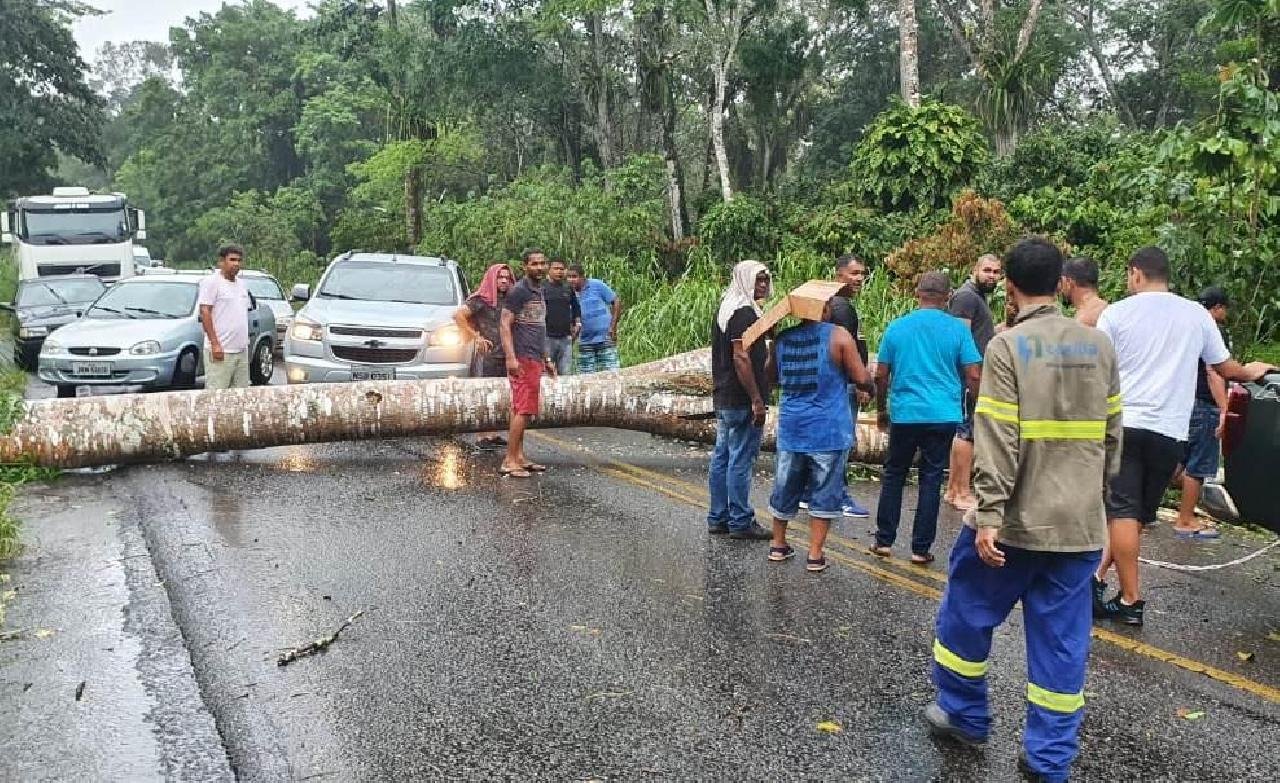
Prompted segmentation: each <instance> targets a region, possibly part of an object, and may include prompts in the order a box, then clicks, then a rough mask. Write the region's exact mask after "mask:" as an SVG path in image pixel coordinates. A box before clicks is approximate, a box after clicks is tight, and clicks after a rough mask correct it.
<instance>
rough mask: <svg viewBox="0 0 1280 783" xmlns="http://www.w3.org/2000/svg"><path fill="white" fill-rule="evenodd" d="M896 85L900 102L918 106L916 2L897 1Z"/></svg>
mask: <svg viewBox="0 0 1280 783" xmlns="http://www.w3.org/2000/svg"><path fill="white" fill-rule="evenodd" d="M898 85H899V89H900V90H901V92H902V100H903V102H904V103H906V104H907V105H908V106H910V107H912V108H919V106H920V27H919V25H918V24H917V22H916V0H898Z"/></svg>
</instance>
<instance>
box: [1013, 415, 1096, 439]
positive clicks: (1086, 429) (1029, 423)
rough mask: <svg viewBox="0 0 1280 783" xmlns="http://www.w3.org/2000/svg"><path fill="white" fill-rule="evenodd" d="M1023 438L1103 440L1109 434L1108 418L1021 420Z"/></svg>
mask: <svg viewBox="0 0 1280 783" xmlns="http://www.w3.org/2000/svg"><path fill="white" fill-rule="evenodd" d="M1019 424H1020V425H1021V428H1022V439H1023V440H1102V439H1103V438H1104V437H1105V436H1106V434H1107V422H1106V419H1099V420H1097V421H1089V420H1084V421H1057V420H1053V419H1044V420H1039V421H1036V420H1023V421H1021V422H1019Z"/></svg>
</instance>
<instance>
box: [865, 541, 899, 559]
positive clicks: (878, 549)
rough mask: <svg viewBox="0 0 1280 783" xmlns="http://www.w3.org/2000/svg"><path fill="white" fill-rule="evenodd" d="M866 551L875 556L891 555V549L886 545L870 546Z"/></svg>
mask: <svg viewBox="0 0 1280 783" xmlns="http://www.w3.org/2000/svg"><path fill="white" fill-rule="evenodd" d="M867 551H868V552H870V553H871V554H873V555H875V556H876V557H892V556H893V550H892V549H890V548H889V547H887V546H880V545H879V544H877V545H875V546H873V547H871V548H870V549H868V550H867Z"/></svg>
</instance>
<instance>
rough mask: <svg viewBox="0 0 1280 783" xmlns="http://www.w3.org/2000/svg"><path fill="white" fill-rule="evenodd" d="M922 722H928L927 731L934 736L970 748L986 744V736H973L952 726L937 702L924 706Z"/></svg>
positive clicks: (949, 718)
mask: <svg viewBox="0 0 1280 783" xmlns="http://www.w3.org/2000/svg"><path fill="white" fill-rule="evenodd" d="M924 722H925V723H927V724H929V733H930V734H933V735H934V736H935V737H943V738H946V739H952V740H955V741H956V742H959V743H960V744H962V745H968V746H969V747H971V748H981V747H982V746H984V745H986V744H987V738H986V737H975V736H973V735H971V734H968V733H966V732H963V731H961V730H960V729H958V728H956V727H955V726H953V725H952V724H951V716H949V715H947V713H946V712H945V711H943V709H942V708H941V707H939V706H938V704H937V702H934V703H933V704H930V705H929V706H928V707H925V708H924Z"/></svg>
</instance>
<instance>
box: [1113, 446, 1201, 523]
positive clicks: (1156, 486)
mask: <svg viewBox="0 0 1280 783" xmlns="http://www.w3.org/2000/svg"><path fill="white" fill-rule="evenodd" d="M1185 449H1186V444H1184V443H1180V442H1178V441H1176V440H1174V439H1173V438H1170V437H1169V436H1167V435H1161V434H1160V433H1158V432H1152V431H1151V430H1141V429H1133V428H1131V427H1125V428H1124V448H1123V450H1122V451H1121V453H1120V472H1119V473H1117V474H1116V476H1115V478H1113V479H1111V486H1110V491H1109V492H1108V493H1107V519H1136V520H1138V521H1139V522H1141V523H1142V524H1144V525H1150V524H1151V523H1153V522H1155V521H1156V512H1157V511H1158V510H1159V509H1160V501H1161V499H1162V498H1164V491H1165V490H1166V489H1168V488H1169V480H1170V479H1172V478H1173V474H1174V472H1175V471H1177V469H1178V464H1179V463H1180V462H1182V454H1183V452H1184V451H1185Z"/></svg>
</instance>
